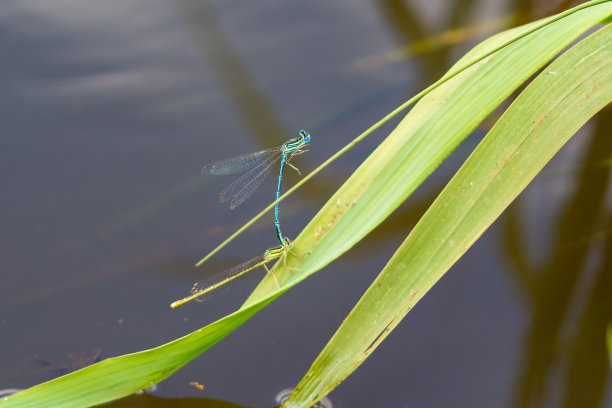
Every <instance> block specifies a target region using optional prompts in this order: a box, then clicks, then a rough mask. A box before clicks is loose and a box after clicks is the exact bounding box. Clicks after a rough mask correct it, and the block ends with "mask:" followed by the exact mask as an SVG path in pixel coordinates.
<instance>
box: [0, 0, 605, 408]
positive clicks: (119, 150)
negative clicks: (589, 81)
mask: <svg viewBox="0 0 612 408" xmlns="http://www.w3.org/2000/svg"><path fill="white" fill-rule="evenodd" d="M570 6H572V3H571V2H564V1H544V0H542V1H530V0H516V1H509V0H489V1H482V0H481V1H476V0H456V1H455V0H435V1H431V0H414V1H400V0H385V1H382V0H380V1H368V0H352V1H349V0H337V1H334V2H329V1H322V0H310V1H307V2H301V1H279V0H261V1H257V2H250V1H244V0H242V1H239V0H234V1H232V0H230V1H221V0H130V1H104V2H101V1H97V2H96V1H83V0H80V1H75V0H54V1H48V0H3V1H2V3H1V4H0V55H2V57H1V58H0V73H1V75H0V89H2V94H3V95H2V97H1V98H0V123H1V133H0V158H1V160H0V180H1V186H2V190H3V193H2V198H1V199H0V211H1V214H2V216H1V219H2V228H1V231H2V232H1V234H0V255H1V260H2V272H1V275H0V276H1V279H2V280H1V283H0V389H9V388H10V389H14V388H18V389H21V388H27V387H29V386H32V385H35V384H37V383H40V382H42V381H46V380H49V379H51V378H54V377H57V376H59V375H62V374H65V373H67V372H70V371H72V370H74V369H78V368H80V367H83V366H86V365H88V364H90V363H92V362H94V361H99V360H100V359H104V358H108V357H112V356H117V355H121V354H125V353H131V352H135V351H139V350H143V349H146V348H150V347H155V346H158V345H160V344H162V343H165V342H167V341H170V340H173V339H175V338H177V337H180V336H182V335H185V334H187V333H189V332H191V331H193V330H196V329H198V328H200V327H203V326H205V325H206V324H208V323H210V322H212V321H214V320H216V319H217V318H219V317H222V316H224V315H225V314H227V313H229V312H232V311H234V310H235V309H236V308H238V307H239V306H240V304H241V302H242V301H243V300H244V299H245V298H246V297H247V296H248V294H249V292H250V291H251V290H252V289H253V288H254V286H255V285H256V283H257V281H258V279H260V278H261V276H262V273H265V272H261V271H260V272H253V273H251V274H249V276H247V277H246V278H244V279H242V280H240V281H239V282H237V283H235V284H233V285H231V287H230V288H229V290H226V291H221V292H222V293H219V294H216V295H215V296H214V297H213V298H212V299H209V300H207V301H206V302H205V303H195V304H190V305H187V306H184V307H182V308H180V309H177V310H171V309H170V307H169V304H170V303H171V302H172V301H174V300H176V299H178V298H180V297H183V296H184V295H186V294H188V292H189V289H190V288H191V285H192V283H193V282H194V281H196V280H199V279H202V278H204V277H206V276H207V275H210V274H214V273H215V272H219V271H221V270H223V269H225V268H227V267H229V266H233V265H235V264H238V263H240V262H243V261H245V260H247V259H249V258H251V257H253V256H256V255H259V254H261V253H262V251H263V250H264V249H266V248H270V247H273V246H275V244H276V242H275V241H276V237H275V234H274V227H273V215H272V213H270V214H269V215H268V216H265V217H263V219H262V220H260V221H259V222H258V223H257V224H256V225H255V226H254V227H253V228H251V229H250V230H248V231H247V232H246V233H245V234H243V235H242V236H241V237H240V238H239V239H237V240H236V241H234V242H233V243H232V244H231V245H230V246H228V247H227V248H226V249H224V250H223V251H222V252H221V253H220V254H219V255H217V256H215V257H214V258H213V259H212V260H211V261H209V262H207V263H206V264H205V265H204V266H203V267H201V268H198V269H196V268H195V267H194V264H195V262H196V261H197V260H199V259H200V258H201V257H202V256H203V255H204V254H206V253H207V252H208V251H209V250H211V249H213V248H214V247H215V246H216V245H217V244H219V243H220V242H221V241H223V240H224V239H225V238H226V237H227V236H229V235H230V234H231V233H233V232H234V231H235V230H236V229H238V228H239V227H240V226H242V225H243V224H244V223H245V222H246V221H248V220H249V219H250V218H251V217H252V216H254V215H255V214H256V213H257V212H259V210H260V209H262V208H263V207H264V206H266V205H267V204H269V203H270V202H272V201H273V199H274V192H275V190H276V185H275V183H276V181H275V177H270V179H269V180H267V181H266V182H265V183H264V184H263V185H262V186H261V187H260V188H259V190H258V191H257V192H256V193H255V194H254V195H253V196H252V197H251V198H250V199H249V201H248V202H247V203H245V204H243V205H241V206H240V207H238V208H237V209H236V210H234V211H230V210H229V208H228V207H227V206H225V205H220V204H219V203H218V202H217V194H218V192H219V191H221V190H222V189H223V188H224V187H225V186H227V185H228V184H229V183H230V182H231V181H233V179H232V178H231V177H206V176H202V175H200V167H201V165H202V164H203V163H204V162H210V161H213V160H218V159H224V158H227V157H230V156H233V155H237V154H242V153H249V152H252V151H256V150H260V149H263V148H267V147H272V146H277V145H280V144H281V143H283V142H284V141H285V140H286V139H288V138H291V137H295V136H296V134H297V131H298V130H299V129H307V130H308V131H310V133H311V135H312V143H311V147H310V149H309V150H310V151H309V152H308V153H307V154H304V155H301V156H299V157H296V159H295V160H294V161H293V163H294V164H295V165H296V166H297V167H298V168H300V170H301V171H302V173H303V174H306V173H307V172H309V171H310V170H312V169H313V168H315V167H316V166H317V165H318V164H320V163H321V162H322V161H324V160H325V159H326V158H327V157H329V156H330V155H332V154H333V153H335V152H336V151H337V150H338V149H339V148H341V147H342V146H344V145H345V144H346V143H348V142H349V141H350V140H352V139H353V138H354V137H356V136H357V135H358V134H359V133H361V132H362V131H363V130H365V129H366V128H367V127H369V126H370V125H371V124H373V123H374V122H376V121H377V120H378V119H380V118H381V117H382V116H384V115H385V114H386V113H388V112H390V111H391V110H392V109H394V108H395V107H396V106H398V105H399V104H401V103H402V102H403V101H405V100H406V99H408V98H409V97H410V96H412V95H413V94H415V93H417V92H418V91H419V90H421V89H422V88H424V87H426V86H427V85H429V84H430V83H432V82H433V81H434V80H436V79H437V78H438V77H439V76H440V75H442V74H443V73H444V72H445V71H446V70H447V69H448V68H449V67H450V65H451V64H452V63H453V62H454V61H455V60H456V59H457V58H459V57H460V56H461V55H463V54H464V53H465V52H466V51H467V50H469V49H470V48H471V47H472V46H473V45H475V44H476V43H477V42H478V41H480V40H482V39H483V38H486V36H488V35H490V34H492V33H494V32H497V31H501V30H503V29H506V28H508V27H511V26H515V25H518V24H523V23H525V22H528V21H531V20H532V19H536V18H541V17H544V16H546V15H549V14H553V13H556V12H559V11H561V10H563V9H565V8H567V7H570ZM499 114H500V112H495V113H494V114H492V115H491V117H490V118H489V119H487V120H486V121H485V122H484V123H483V124H482V125H481V126H480V127H479V128H478V129H477V130H476V131H475V132H474V134H473V135H471V136H470V137H469V138H468V139H467V140H466V141H465V142H464V143H463V144H462V145H461V146H459V148H458V149H457V150H456V152H455V153H453V155H451V157H450V158H449V159H448V160H447V161H446V162H445V163H443V165H442V166H440V168H439V169H438V170H437V171H436V172H435V173H434V174H433V175H432V177H430V179H429V180H428V181H427V182H426V183H425V184H424V185H423V186H422V187H421V188H419V189H418V190H417V191H416V193H415V194H413V195H412V196H411V197H410V198H409V200H407V201H406V202H405V203H404V204H403V205H402V206H401V207H400V208H398V210H397V211H396V212H395V213H393V214H392V216H391V217H390V218H389V219H388V220H387V221H386V222H385V223H383V224H382V225H381V226H380V227H378V228H377V229H376V230H375V231H374V232H373V233H372V234H371V235H370V236H369V237H368V238H366V239H365V240H364V241H362V242H361V243H359V244H358V245H357V247H355V248H353V250H351V251H350V252H348V253H347V254H345V255H344V256H343V257H342V258H340V259H339V260H337V261H335V262H334V263H332V264H331V265H329V266H328V267H326V268H325V269H324V270H322V271H320V273H318V274H316V275H315V276H313V277H311V278H309V279H308V280H306V281H305V282H303V283H302V284H301V285H299V286H298V287H295V288H293V289H292V290H290V291H289V292H287V293H286V294H285V295H284V296H282V297H281V298H279V299H278V300H277V301H276V302H274V303H272V304H271V305H270V306H268V307H267V308H266V309H264V310H263V311H262V312H260V313H259V314H257V315H256V316H254V317H253V318H252V319H251V320H249V321H248V322H247V323H246V324H244V325H243V326H242V327H240V328H239V329H238V330H237V331H236V332H235V333H233V334H232V335H230V336H229V337H227V338H226V339H225V340H224V341H222V342H220V343H219V344H217V345H216V346H214V347H213V348H211V349H210V350H208V351H206V352H205V353H204V354H202V355H201V356H200V357H199V358H197V359H196V360H194V361H193V362H192V363H190V364H188V365H187V366H186V367H184V368H182V369H181V370H179V371H178V372H177V373H176V374H174V375H173V376H172V377H170V378H169V379H167V380H166V381H163V382H162V383H160V384H158V386H157V387H156V389H155V390H152V391H151V392H150V394H149V395H141V396H133V397H129V398H126V399H124V400H121V401H117V402H113V403H111V404H108V406H114V407H119V406H138V407H153V406H165V407H167V406H172V407H188V406H215V407H235V406H250V407H272V406H274V405H277V404H278V402H277V401H276V400H275V396H276V395H277V393H278V392H280V391H281V390H283V389H287V388H291V387H293V386H295V384H297V382H298V381H299V380H300V379H301V377H302V376H303V375H304V374H305V372H306V371H307V369H308V367H309V366H310V364H311V362H312V361H313V360H314V358H315V357H316V355H317V354H318V352H319V351H320V350H321V349H322V347H323V346H324V345H325V343H326V342H327V340H328V339H329V338H330V337H331V335H332V334H333V333H334V331H335V329H336V328H337V327H338V325H339V324H340V322H341V321H342V319H343V318H344V317H345V316H346V315H347V313H348V312H349V311H350V310H351V308H352V307H353V306H354V304H355V303H356V302H357V300H358V299H359V297H360V295H361V294H362V293H363V292H364V291H365V289H366V288H367V287H368V286H369V284H370V283H371V282H372V281H373V279H374V278H375V277H376V275H377V274H378V273H379V272H380V271H381V270H382V268H383V266H384V265H385V263H386V262H387V260H388V259H389V258H390V256H391V254H392V253H393V252H394V251H395V249H396V248H397V247H398V246H399V244H400V243H401V242H402V241H403V240H404V238H405V237H406V236H407V234H408V233H409V232H410V230H411V228H412V227H413V226H414V224H415V223H416V221H417V220H418V219H419V217H420V216H421V215H422V214H423V212H424V211H425V209H426V208H427V206H428V205H429V204H430V203H431V202H432V201H433V199H434V198H435V196H436V194H437V193H438V192H439V191H440V190H441V188H442V187H443V185H444V184H445V183H446V182H447V181H448V180H449V178H450V177H451V175H452V174H453V172H454V171H456V169H457V168H458V166H460V164H461V163H462V162H463V160H465V158H466V157H467V155H468V154H469V152H470V151H471V150H472V149H473V148H474V147H475V146H476V144H477V143H478V142H479V141H480V139H481V138H482V137H483V136H484V135H485V134H486V132H487V131H488V129H489V128H490V127H491V126H492V124H493V123H494V122H495V120H496V119H497V117H498V115H499ZM395 123H397V121H395ZM392 127H393V124H390V125H387V127H386V128H385V129H383V130H381V131H378V132H377V133H376V134H374V135H372V136H371V137H369V138H368V139H366V140H365V141H364V142H362V143H360V144H359V145H357V146H356V147H355V148H354V149H352V150H351V151H349V152H348V153H347V154H345V155H344V156H343V157H342V158H340V159H339V160H337V161H336V162H334V164H333V165H331V166H330V167H328V168H327V169H326V170H325V171H323V172H322V173H321V174H319V175H318V176H317V177H315V178H314V179H313V180H311V181H310V182H309V183H307V184H306V185H305V186H304V188H302V189H300V190H299V191H298V192H296V194H294V195H293V196H291V197H290V198H289V199H287V200H285V201H284V202H283V203H282V205H281V223H282V226H283V232H284V233H285V234H286V235H287V236H288V237H290V238H293V237H295V236H296V235H297V234H298V232H299V231H300V229H301V228H302V227H303V226H304V225H306V223H307V222H308V221H309V219H310V218H311V217H312V216H313V215H314V214H315V213H316V212H317V210H318V208H320V207H321V205H322V204H324V203H325V201H326V200H327V199H328V198H329V197H330V196H331V195H332V193H333V191H334V190H335V189H336V188H338V187H339V186H340V185H341V184H342V183H343V182H344V180H346V178H347V177H348V176H349V175H350V173H351V172H352V171H353V170H354V169H355V168H356V167H357V166H358V165H359V163H360V162H361V161H362V160H364V159H365V158H366V157H367V156H368V154H369V153H370V152H371V151H372V150H373V149H374V147H375V146H376V145H377V144H378V143H379V142H380V141H381V140H382V139H383V138H384V137H385V135H386V134H387V133H388V132H389V131H390V130H391V129H392ZM611 129H612V112H611V111H610V109H609V108H608V109H605V110H604V111H602V112H601V113H600V114H599V115H598V116H597V117H596V118H594V119H593V120H592V121H590V122H589V123H587V124H586V125H585V126H584V127H583V129H582V130H581V131H580V132H579V133H578V134H577V135H576V136H575V137H574V138H573V139H572V140H571V141H570V143H569V144H568V145H566V146H565V147H564V148H563V149H562V150H561V152H560V153H559V154H558V155H557V156H556V157H555V159H554V160H553V161H552V162H551V163H550V164H549V165H548V166H547V167H546V168H545V170H544V171H543V172H542V173H541V175H540V176H538V178H536V180H534V182H533V183H532V184H531V185H530V186H529V187H528V189H527V190H526V191H525V192H524V193H523V194H522V195H521V196H520V197H519V199H517V200H516V201H515V202H514V203H513V204H512V206H511V207H510V208H509V209H508V210H507V211H506V212H505V213H504V215H503V216H502V217H501V218H500V219H499V220H498V221H497V222H496V223H495V224H494V225H493V227H492V228H491V229H490V230H489V231H487V232H486V233H485V234H484V236H483V237H482V239H480V240H479V241H478V242H477V243H476V244H475V245H474V246H473V247H472V248H471V249H470V250H469V251H468V253H467V254H466V255H465V256H464V257H463V258H462V259H461V261H459V262H458V263H457V264H456V265H455V266H454V267H453V268H452V269H451V270H450V271H449V273H448V274H447V275H446V276H445V277H444V278H443V279H442V280H441V281H440V282H439V283H438V284H437V285H436V286H435V287H434V288H433V289H432V290H431V291H430V293H429V294H428V295H427V296H426V297H425V298H424V299H423V300H422V301H421V302H420V303H419V304H418V305H417V307H416V308H415V309H414V310H413V311H412V312H411V313H409V314H408V316H407V318H406V319H404V321H403V322H402V323H401V324H400V325H399V326H398V328H397V329H396V330H395V331H394V333H393V334H392V335H390V336H389V338H388V339H387V340H386V341H385V342H384V343H383V344H382V346H380V347H379V348H378V349H377V351H376V352H375V353H374V354H373V356H372V357H371V358H369V359H368V360H367V361H366V362H365V363H364V364H363V365H362V366H361V367H360V368H359V369H358V370H357V371H356V372H355V373H354V374H353V375H352V376H350V377H349V378H348V379H347V380H346V381H345V382H344V383H342V384H341V385H340V386H339V387H338V388H337V389H336V390H335V391H334V392H332V394H330V395H329V399H330V400H331V402H332V403H333V405H334V406H335V407H376V406H384V407H413V406H414V407H441V406H457V407H468V406H470V407H474V406H478V407H489V406H494V407H561V406H562V407H612V396H611V395H610V394H611V393H610V386H611V385H612V382H611V380H610V365H609V362H608V360H607V357H606V350H605V343H604V332H605V327H606V324H607V323H608V322H609V321H610V315H611V313H612V296H610V291H611V289H612V205H611V204H612V194H611V193H610V185H611V182H610V178H609V175H610V167H611V166H612V138H610V134H611ZM285 174H286V177H285V179H284V180H285V182H284V187H285V189H286V188H287V186H290V185H292V184H294V183H295V182H296V181H298V180H299V175H298V174H297V173H295V172H294V171H292V170H290V169H288V170H287V171H286V172H285ZM194 382H197V383H198V384H201V385H202V386H203V389H200V388H199V387H198V386H195V385H193V384H191V385H190V383H194ZM235 404H238V405H235Z"/></svg>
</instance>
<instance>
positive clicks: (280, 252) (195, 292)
mask: <svg viewBox="0 0 612 408" xmlns="http://www.w3.org/2000/svg"><path fill="white" fill-rule="evenodd" d="M284 240H285V245H283V246H280V247H277V248H271V249H268V250H266V252H264V253H263V254H262V255H260V256H257V257H255V258H253V259H250V260H248V261H246V262H243V263H241V264H240V265H237V266H234V267H233V268H230V269H228V270H226V271H224V272H222V273H220V274H219V275H217V276H215V278H214V281H213V282H212V283H211V282H196V283H195V284H194V285H193V287H192V288H191V295H189V296H187V297H185V298H183V299H181V300H177V301H176V302H173V303H172V304H171V305H170V307H172V308H173V309H176V308H177V307H179V306H182V305H184V304H185V303H187V302H191V301H192V300H194V299H197V298H199V297H200V296H204V295H205V294H207V293H209V292H212V291H213V290H215V289H217V288H218V287H220V286H223V285H225V284H227V283H230V282H231V281H233V280H234V279H237V278H239V277H241V276H242V275H244V274H246V273H247V272H250V271H252V270H253V269H255V268H259V267H260V266H263V267H264V268H266V271H267V272H268V273H270V274H272V277H274V281H275V282H276V285H277V286H278V281H277V280H276V276H274V270H275V269H276V265H275V266H273V267H272V269H271V270H270V269H268V267H267V266H266V264H268V263H270V262H272V261H274V260H275V259H278V258H280V257H282V256H287V251H290V249H289V248H291V242H290V241H289V239H288V238H284Z"/></svg>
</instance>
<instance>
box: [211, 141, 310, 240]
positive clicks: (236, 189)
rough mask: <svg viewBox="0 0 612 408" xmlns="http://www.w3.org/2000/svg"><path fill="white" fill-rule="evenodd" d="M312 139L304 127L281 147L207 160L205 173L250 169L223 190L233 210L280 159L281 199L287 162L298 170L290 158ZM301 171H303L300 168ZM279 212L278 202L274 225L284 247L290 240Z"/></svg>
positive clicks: (257, 185)
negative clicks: (284, 231)
mask: <svg viewBox="0 0 612 408" xmlns="http://www.w3.org/2000/svg"><path fill="white" fill-rule="evenodd" d="M308 143H310V134H309V133H308V132H306V131H305V130H300V132H299V137H297V138H295V139H291V140H288V141H287V142H285V143H283V144H282V145H281V146H279V147H273V148H271V149H266V150H262V151H260V152H256V153H249V154H244V155H241V156H236V157H232V158H230V159H226V160H221V161H218V162H214V163H211V164H206V165H204V166H202V174H215V175H229V174H237V173H242V172H244V171H247V173H246V174H244V175H243V176H241V177H240V178H239V179H237V180H236V181H234V182H233V183H232V184H230V185H229V186H228V187H227V188H226V189H225V190H223V191H222V192H221V193H219V202H220V203H225V202H228V201H229V203H230V208H231V209H232V210H233V209H234V208H236V207H238V206H239V205H240V204H242V203H243V202H244V201H245V200H246V199H247V198H249V197H250V196H251V194H253V192H254V191H255V190H256V189H257V187H259V186H260V185H261V183H262V182H263V180H264V179H265V178H266V176H267V175H268V174H270V172H271V171H272V169H273V168H274V164H275V163H276V162H278V161H279V160H280V170H279V173H278V187H277V189H276V199H278V198H279V197H280V191H281V185H282V179H283V169H284V167H285V164H287V165H289V166H291V167H293V168H294V169H295V170H297V169H296V168H295V167H294V166H292V165H291V164H290V163H289V161H290V160H291V158H292V157H293V156H295V155H298V154H301V153H304V152H306V150H304V147H305V146H306V145H308ZM297 171H298V173H299V170H297ZM278 212H279V210H278V203H276V207H275V208H274V225H275V227H276V235H277V237H278V240H279V242H280V245H281V247H284V246H285V245H286V244H285V239H284V237H283V234H282V233H281V230H280V223H279V214H278Z"/></svg>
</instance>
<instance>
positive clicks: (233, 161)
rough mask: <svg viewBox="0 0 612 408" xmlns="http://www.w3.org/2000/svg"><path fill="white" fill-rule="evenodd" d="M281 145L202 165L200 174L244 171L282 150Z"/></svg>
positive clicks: (224, 173)
mask: <svg viewBox="0 0 612 408" xmlns="http://www.w3.org/2000/svg"><path fill="white" fill-rule="evenodd" d="M282 150H283V147H282V146H280V147H274V148H272V149H266V150H262V151H260V152H255V153H249V154H243V155H241V156H236V157H232V158H229V159H225V160H219V161H216V162H213V163H208V164H205V165H204V166H202V174H216V175H229V174H237V173H242V172H245V171H247V170H249V169H252V168H253V167H256V166H259V165H260V164H261V163H263V162H265V161H266V160H268V159H270V158H271V157H272V156H274V155H275V154H279V153H280V152H282Z"/></svg>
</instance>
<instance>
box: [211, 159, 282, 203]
mask: <svg viewBox="0 0 612 408" xmlns="http://www.w3.org/2000/svg"><path fill="white" fill-rule="evenodd" d="M280 158H281V156H280V155H277V156H272V157H270V158H269V159H268V160H267V161H264V162H263V163H261V164H260V165H259V166H257V167H255V168H254V169H251V170H250V171H249V172H248V173H246V174H245V175H243V176H242V177H240V178H239V179H238V180H236V181H234V182H233V183H232V184H230V185H229V186H228V187H227V188H226V189H225V190H223V191H222V192H221V193H220V194H219V202H220V203H224V202H226V201H229V202H230V209H232V210H233V209H234V208H236V207H238V206H239V205H240V204H242V203H243V202H244V201H245V200H246V199H247V198H249V197H250V196H251V194H253V192H254V191H255V190H257V187H259V186H260V185H261V183H262V182H263V181H264V179H265V178H266V176H267V175H268V174H270V171H271V170H272V169H273V168H274V164H275V163H276V162H277V161H278V160H279V159H280Z"/></svg>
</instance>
